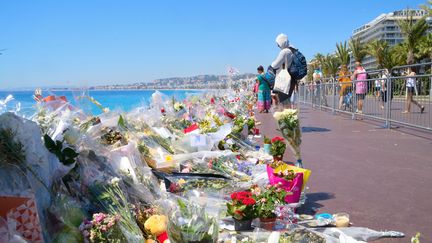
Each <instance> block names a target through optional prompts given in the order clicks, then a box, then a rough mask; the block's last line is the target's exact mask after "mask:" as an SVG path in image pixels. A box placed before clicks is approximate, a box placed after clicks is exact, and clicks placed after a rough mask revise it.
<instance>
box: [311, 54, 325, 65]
mask: <svg viewBox="0 0 432 243" xmlns="http://www.w3.org/2000/svg"><path fill="white" fill-rule="evenodd" d="M324 59H325V56H324V55H323V54H321V53H317V54H315V56H314V58H313V60H315V61H316V62H317V65H318V67H322V66H323V63H324Z"/></svg>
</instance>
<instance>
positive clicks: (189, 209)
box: [168, 198, 219, 243]
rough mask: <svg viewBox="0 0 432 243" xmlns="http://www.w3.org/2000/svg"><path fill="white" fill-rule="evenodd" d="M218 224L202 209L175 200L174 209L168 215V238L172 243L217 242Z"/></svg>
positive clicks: (183, 201)
mask: <svg viewBox="0 0 432 243" xmlns="http://www.w3.org/2000/svg"><path fill="white" fill-rule="evenodd" d="M218 234H219V229H218V223H217V221H216V220H215V219H214V218H213V217H210V216H208V215H207V213H206V211H205V210H204V208H202V207H200V206H198V205H196V204H194V203H190V202H187V201H185V200H183V199H180V198H178V199H177V205H176V209H175V210H174V211H173V212H172V213H171V214H170V215H169V221H168V236H169V239H170V241H171V242H172V243H187V242H217V240H218Z"/></svg>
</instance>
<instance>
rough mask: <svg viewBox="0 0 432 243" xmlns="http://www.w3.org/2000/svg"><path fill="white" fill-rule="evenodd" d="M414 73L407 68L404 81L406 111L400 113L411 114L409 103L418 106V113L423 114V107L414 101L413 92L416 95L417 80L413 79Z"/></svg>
mask: <svg viewBox="0 0 432 243" xmlns="http://www.w3.org/2000/svg"><path fill="white" fill-rule="evenodd" d="M415 75H416V73H415V72H414V71H413V70H412V69H411V68H408V70H407V79H406V90H407V96H406V109H405V110H404V111H403V112H402V113H410V112H411V103H413V104H414V105H416V106H418V107H419V108H420V113H423V112H424V109H425V107H424V106H423V105H420V103H418V102H417V101H416V100H414V98H413V96H414V92H415V93H416V95H417V80H416V78H415V77H414V76H415Z"/></svg>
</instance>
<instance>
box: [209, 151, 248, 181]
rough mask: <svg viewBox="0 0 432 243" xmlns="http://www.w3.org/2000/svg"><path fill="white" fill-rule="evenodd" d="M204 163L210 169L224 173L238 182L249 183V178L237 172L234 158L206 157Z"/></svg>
mask: <svg viewBox="0 0 432 243" xmlns="http://www.w3.org/2000/svg"><path fill="white" fill-rule="evenodd" d="M204 161H205V162H206V163H207V165H208V167H209V168H210V169H213V170H216V171H219V172H221V173H224V174H225V175H227V176H230V177H232V178H233V179H236V180H239V181H249V180H250V177H249V176H248V175H247V174H245V173H243V172H240V171H238V170H237V169H236V168H237V165H236V163H237V161H238V160H237V158H236V157H235V156H219V157H206V158H205V159H204Z"/></svg>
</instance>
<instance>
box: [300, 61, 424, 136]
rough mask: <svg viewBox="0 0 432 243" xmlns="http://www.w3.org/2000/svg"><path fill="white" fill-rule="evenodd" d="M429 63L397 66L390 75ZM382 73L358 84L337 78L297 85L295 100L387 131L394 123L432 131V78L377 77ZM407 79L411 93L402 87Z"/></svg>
mask: <svg viewBox="0 0 432 243" xmlns="http://www.w3.org/2000/svg"><path fill="white" fill-rule="evenodd" d="M431 64H432V63H422V64H415V65H410V66H399V67H395V68H393V69H392V70H391V71H390V74H391V73H392V72H396V71H397V70H401V69H406V68H408V67H416V66H425V65H431ZM382 71H383V70H373V71H370V72H368V73H369V74H371V75H370V76H374V75H373V74H378V76H377V77H373V78H369V79H367V80H362V81H356V80H354V81H348V82H343V83H341V82H338V79H337V78H328V79H324V80H323V81H322V82H321V83H320V84H313V83H307V84H303V85H300V86H299V89H298V97H299V98H298V101H299V102H300V103H303V104H306V105H310V106H312V107H313V108H314V109H321V110H327V111H331V112H332V113H333V114H335V113H345V114H349V115H351V117H352V119H374V120H379V121H382V122H383V127H387V128H391V125H392V124H393V123H394V124H400V125H405V126H410V127H415V128H420V129H426V130H429V131H432V99H431V93H432V75H431V74H422V75H415V76H412V77H409V76H406V75H402V76H389V77H387V78H380V77H381V73H382ZM375 76H376V75H375ZM408 78H413V79H415V80H416V87H415V89H414V90H413V91H412V92H411V91H408V89H407V88H406V81H407V79H408ZM361 86H365V87H366V90H365V93H363V94H359V92H358V91H361V88H360V87H361ZM389 91H391V92H389ZM411 97H412V99H411ZM408 108H410V110H409V112H407V110H408Z"/></svg>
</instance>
